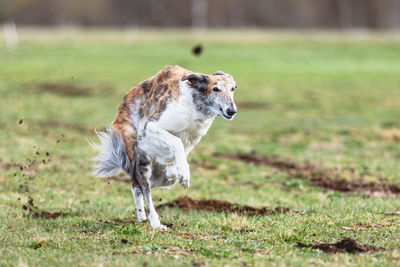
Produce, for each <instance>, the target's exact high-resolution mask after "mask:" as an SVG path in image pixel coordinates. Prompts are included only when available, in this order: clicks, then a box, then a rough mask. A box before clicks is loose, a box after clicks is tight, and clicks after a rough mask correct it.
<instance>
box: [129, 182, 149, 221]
mask: <svg viewBox="0 0 400 267" xmlns="http://www.w3.org/2000/svg"><path fill="white" fill-rule="evenodd" d="M132 194H133V197H134V199H135V206H136V213H137V218H138V221H139V222H142V221H145V220H146V219H147V218H146V211H145V209H144V202H143V193H142V191H141V190H140V188H137V187H135V188H133V187H132Z"/></svg>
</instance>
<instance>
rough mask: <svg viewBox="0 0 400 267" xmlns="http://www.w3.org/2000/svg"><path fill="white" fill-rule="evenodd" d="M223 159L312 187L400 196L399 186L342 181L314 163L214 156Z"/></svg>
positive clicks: (245, 156) (270, 157) (254, 156)
mask: <svg viewBox="0 0 400 267" xmlns="http://www.w3.org/2000/svg"><path fill="white" fill-rule="evenodd" d="M214 156H216V157H218V158H223V159H233V160H240V161H244V162H247V163H252V164H254V165H257V166H270V167H273V168H276V169H278V170H280V171H283V172H286V173H287V174H288V175H289V176H290V177H292V178H303V179H308V180H309V181H310V183H311V185H312V186H315V187H320V188H324V189H330V190H334V191H339V192H367V193H370V194H373V193H384V194H400V186H398V185H395V184H384V183H380V182H372V181H366V180H364V179H361V178H356V179H352V180H347V179H344V178H342V177H341V176H340V172H339V171H338V170H336V169H328V168H324V167H321V166H319V165H317V164H314V163H309V162H308V163H305V164H303V165H299V164H296V163H294V162H292V161H289V160H282V159H279V158H278V157H276V156H267V155H257V154H255V153H249V154H242V153H238V154H218V153H217V154H214Z"/></svg>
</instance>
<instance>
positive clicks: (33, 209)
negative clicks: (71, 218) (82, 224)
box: [22, 196, 69, 219]
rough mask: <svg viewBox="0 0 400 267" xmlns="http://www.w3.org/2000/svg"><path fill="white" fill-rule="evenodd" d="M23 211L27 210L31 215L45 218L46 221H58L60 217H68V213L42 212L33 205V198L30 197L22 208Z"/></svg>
mask: <svg viewBox="0 0 400 267" xmlns="http://www.w3.org/2000/svg"><path fill="white" fill-rule="evenodd" d="M22 209H24V210H27V211H28V212H29V215H31V216H32V217H35V218H45V219H57V218H58V217H63V216H68V215H69V214H68V213H64V212H60V211H56V212H49V211H41V210H39V208H38V207H36V206H35V204H34V203H33V198H32V197H31V196H29V198H28V202H27V203H26V204H24V205H23V206H22Z"/></svg>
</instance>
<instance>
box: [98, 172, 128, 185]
mask: <svg viewBox="0 0 400 267" xmlns="http://www.w3.org/2000/svg"><path fill="white" fill-rule="evenodd" d="M104 182H107V183H110V182H117V183H124V184H131V179H130V178H129V177H127V176H126V175H124V174H120V175H118V176H111V177H108V178H104Z"/></svg>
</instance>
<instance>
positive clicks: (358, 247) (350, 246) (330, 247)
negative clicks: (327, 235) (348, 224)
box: [297, 237, 385, 253]
mask: <svg viewBox="0 0 400 267" xmlns="http://www.w3.org/2000/svg"><path fill="white" fill-rule="evenodd" d="M297 247H299V248H312V249H319V250H322V251H324V252H326V253H338V252H347V253H365V252H377V251H384V250H385V249H384V248H383V247H376V246H373V245H362V244H359V243H358V242H357V241H356V240H354V239H352V238H348V237H346V238H343V239H342V240H340V241H339V242H336V243H327V242H315V243H314V244H308V245H306V244H304V243H301V242H299V243H297Z"/></svg>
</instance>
